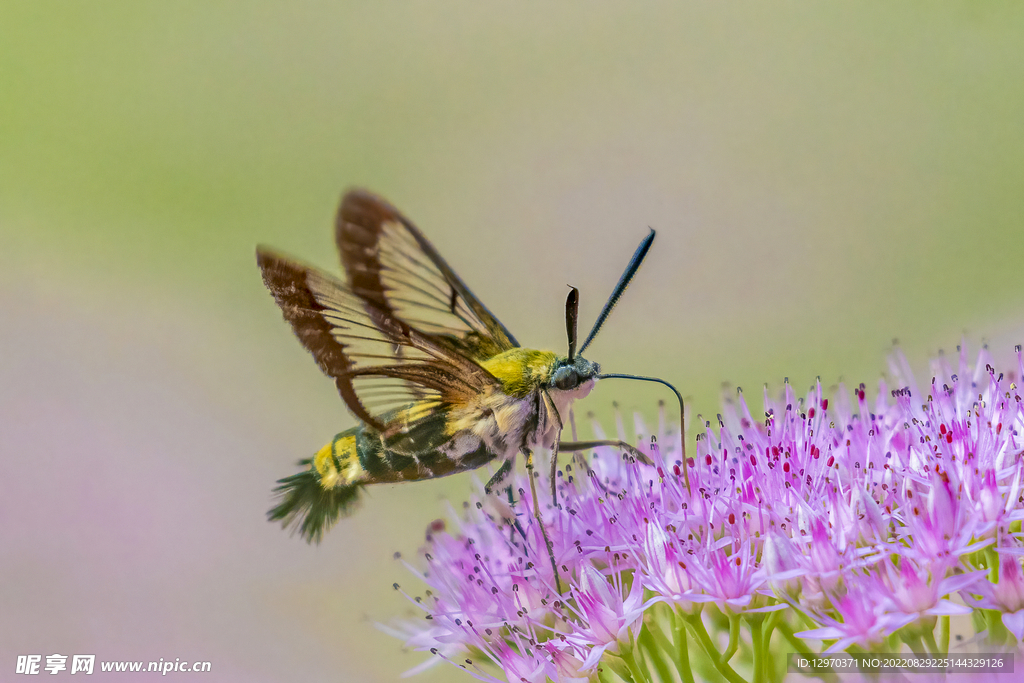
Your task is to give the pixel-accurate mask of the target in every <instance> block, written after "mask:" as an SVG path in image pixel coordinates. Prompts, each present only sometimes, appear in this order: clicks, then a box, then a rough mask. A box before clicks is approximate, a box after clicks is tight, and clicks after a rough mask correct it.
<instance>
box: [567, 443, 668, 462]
mask: <svg viewBox="0 0 1024 683" xmlns="http://www.w3.org/2000/svg"><path fill="white" fill-rule="evenodd" d="M597 446H611V447H612V448H618V449H620V450H623V451H626V452H627V453H629V454H630V455H631V456H633V457H634V458H636V459H637V460H639V461H640V462H642V463H643V464H645V465H653V464H654V462H653V461H652V460H651V459H650V458H648V457H647V456H646V455H644V454H643V453H641V452H640V451H638V450H637V449H636V447H635V446H630V445H629V444H628V443H626V442H625V441H619V440H618V439H601V440H599V441H562V442H560V443H559V444H558V448H559V450H563V451H585V450H588V449H590V448H595V447H597Z"/></svg>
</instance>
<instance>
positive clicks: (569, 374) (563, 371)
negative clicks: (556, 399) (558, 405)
mask: <svg viewBox="0 0 1024 683" xmlns="http://www.w3.org/2000/svg"><path fill="white" fill-rule="evenodd" d="M579 383H580V380H579V376H578V375H577V374H576V371H575V370H573V369H572V368H570V367H561V368H558V370H556V371H555V377H554V385H555V388H556V389H561V390H563V391H565V390H568V389H575V388H576V387H577V386H578V385H579Z"/></svg>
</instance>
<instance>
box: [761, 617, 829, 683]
mask: <svg viewBox="0 0 1024 683" xmlns="http://www.w3.org/2000/svg"><path fill="white" fill-rule="evenodd" d="M775 629H776V630H777V631H778V632H779V633H781V634H782V637H783V638H785V639H786V640H787V641H789V644H790V645H792V646H793V651H794V652H808V653H809V652H813V650H812V649H811V648H809V647H807V643H805V642H804V641H802V640H801V639H799V638H797V637H796V636H795V635H793V629H791V628H790V627H789V624H787V623H786V620H785V619H779V622H778V624H777V625H776V627H775ZM815 673H817V675H818V678H820V679H822V680H823V681H825V683H838V681H839V677H838V676H837V675H836V673H835V671H833V670H832V669H823V670H821V671H818V672H815Z"/></svg>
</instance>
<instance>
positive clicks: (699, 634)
mask: <svg viewBox="0 0 1024 683" xmlns="http://www.w3.org/2000/svg"><path fill="white" fill-rule="evenodd" d="M683 619H684V621H685V622H686V626H687V627H688V628H689V629H690V631H691V632H692V634H693V639H694V640H696V641H697V642H698V643H700V646H701V647H703V648H704V651H705V652H706V653H707V655H708V657H709V658H710V659H711V662H712V663H713V664H714V665H715V668H716V669H718V673H720V674H722V676H723V677H724V678H725V680H727V681H730V683H747V682H746V681H744V680H743V677H742V676H740V675H739V674H738V673H736V671H735V670H734V669H733V668H732V667H731V666H729V664H728V662H725V661H723V660H722V659H721V657H719V656H718V649H717V648H716V647H715V645H714V643H712V642H711V636H709V635H708V630H707V629H706V628H705V627H704V622H703V621H702V620H701V618H700V613H697V614H690V615H686V616H684V617H683Z"/></svg>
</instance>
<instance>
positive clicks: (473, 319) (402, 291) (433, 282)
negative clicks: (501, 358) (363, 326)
mask: <svg viewBox="0 0 1024 683" xmlns="http://www.w3.org/2000/svg"><path fill="white" fill-rule="evenodd" d="M335 241H336V243H337V245H338V251H339V252H340V255H341V262H342V265H343V266H344V267H345V273H346V275H347V278H348V285H349V289H350V291H351V292H352V293H353V294H355V295H356V296H358V297H359V298H360V299H361V300H362V301H363V305H364V307H365V308H366V309H367V310H368V311H370V310H376V311H380V312H382V313H384V314H385V317H387V318H393V319H396V320H400V321H403V322H405V323H407V324H408V325H410V326H412V327H413V328H415V329H416V330H417V331H418V332H420V333H421V334H422V335H423V336H424V337H427V338H433V339H435V340H443V341H444V343H445V344H446V345H447V346H449V347H450V348H453V349H454V350H457V351H461V352H462V353H463V354H465V355H468V356H470V357H471V358H473V359H475V360H477V361H482V360H486V359H487V358H491V357H493V356H495V355H497V354H498V353H501V352H502V351H507V350H509V349H511V348H514V347H517V346H519V343H518V342H517V341H516V339H515V337H513V336H512V334H511V333H510V332H509V331H508V329H506V328H505V326H504V325H502V324H501V322H499V321H498V319H497V318H495V317H494V315H493V314H492V313H491V312H490V311H489V310H488V309H487V307H486V306H484V305H483V304H482V303H481V302H480V300H479V299H477V298H476V296H474V295H473V293H472V292H471V291H470V289H469V288H468V287H467V286H466V284H465V283H464V282H463V281H462V279H461V278H459V276H458V275H456V274H455V271H453V270H452V269H451V267H450V266H449V265H448V263H447V262H446V261H445V260H444V259H443V258H442V257H441V255H440V254H439V253H438V252H437V250H436V249H435V248H434V245H433V244H431V243H430V241H429V240H428V239H427V238H426V237H425V236H424V235H423V233H421V232H420V231H419V229H418V228H416V226H415V225H413V224H412V222H410V221H409V220H408V219H407V218H405V217H404V216H403V215H402V214H400V213H399V212H398V211H397V210H396V209H395V208H394V207H393V206H391V205H390V204H388V203H387V202H386V201H385V200H383V199H381V198H380V197H378V196H376V195H374V194H371V193H369V192H367V191H365V190H351V191H349V192H348V193H346V194H345V197H344V198H343V199H342V202H341V207H340V208H339V210H338V216H337V220H336V222H335Z"/></svg>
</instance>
